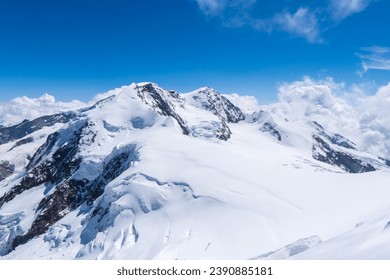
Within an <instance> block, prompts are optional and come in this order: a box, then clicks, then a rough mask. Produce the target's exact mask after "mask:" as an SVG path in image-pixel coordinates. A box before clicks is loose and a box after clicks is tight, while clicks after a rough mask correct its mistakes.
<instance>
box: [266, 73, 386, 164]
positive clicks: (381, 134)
mask: <svg viewBox="0 0 390 280" xmlns="http://www.w3.org/2000/svg"><path fill="white" fill-rule="evenodd" d="M357 88H358V89H357ZM365 88H366V86H365V85H363V86H362V87H361V88H359V87H358V86H356V85H355V86H353V87H351V88H346V86H345V85H344V84H343V83H335V82H334V80H333V79H332V78H328V79H326V80H320V81H316V80H313V79H311V78H309V77H305V78H304V79H303V80H301V81H295V82H292V83H289V84H287V83H286V84H283V85H281V86H280V87H279V95H278V97H279V102H278V103H275V104H272V105H268V107H267V109H269V110H270V111H271V112H272V113H273V114H277V115H279V116H282V117H285V118H287V119H289V120H292V121H293V120H302V119H307V118H309V119H311V120H314V121H317V122H319V123H320V124H321V125H323V126H324V127H325V128H327V129H328V130H330V131H333V132H336V133H340V134H342V135H344V136H346V137H348V138H349V139H351V140H352V141H354V142H355V143H357V144H358V145H359V146H360V147H362V148H363V149H365V150H367V151H369V152H371V153H374V154H376V155H378V156H383V157H386V158H388V159H390V114H389V108H390V83H389V84H388V85H386V86H383V87H380V88H379V89H378V90H377V92H376V94H374V95H367V94H366V95H364V94H362V92H361V90H364V89H365ZM352 95H355V98H354V100H353V102H351V100H352V99H351V96H352Z"/></svg>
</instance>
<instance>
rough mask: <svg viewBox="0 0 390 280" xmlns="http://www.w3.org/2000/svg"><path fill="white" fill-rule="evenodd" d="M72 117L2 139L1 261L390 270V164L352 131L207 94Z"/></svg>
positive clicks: (144, 88)
mask: <svg viewBox="0 0 390 280" xmlns="http://www.w3.org/2000/svg"><path fill="white" fill-rule="evenodd" d="M250 100H251V99H250ZM74 105H75V108H73V109H71V108H68V107H66V108H64V106H63V107H62V108H59V109H58V111H57V112H53V113H52V112H51V113H50V114H47V115H45V114H44V113H42V114H41V115H40V116H38V117H36V118H31V119H25V120H24V121H22V122H19V123H13V124H9V123H3V124H1V125H0V259H290V258H293V259H389V258H390V250H389V246H390V245H389V244H390V199H389V197H390V188H389V186H388V182H389V181H390V161H389V159H387V158H386V157H387V155H386V154H377V153H373V152H372V151H371V150H369V149H367V147H361V146H360V145H359V143H355V142H354V141H353V140H351V139H348V137H346V136H344V135H343V131H330V130H329V129H328V128H327V126H326V123H319V122H318V120H314V119H311V118H310V116H307V117H304V118H300V119H289V118H288V116H286V115H283V114H278V113H276V112H275V111H274V110H267V107H264V108H261V107H260V106H257V105H253V103H251V102H248V98H247V97H246V98H245V97H240V96H238V95H226V94H221V93H219V92H218V91H216V90H214V89H212V88H209V87H204V88H200V89H198V90H195V91H193V92H189V93H178V92H176V91H172V90H165V89H163V88H161V87H159V86H158V85H157V84H154V83H137V84H131V85H129V86H124V87H121V88H118V89H115V90H112V91H110V92H108V93H107V94H105V95H104V98H102V99H100V100H98V101H97V102H95V103H94V104H88V105H83V104H81V103H75V104H74ZM76 105H77V106H76Z"/></svg>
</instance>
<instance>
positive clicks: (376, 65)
mask: <svg viewBox="0 0 390 280" xmlns="http://www.w3.org/2000/svg"><path fill="white" fill-rule="evenodd" d="M357 56H359V57H360V59H361V63H362V70H363V73H365V72H367V71H368V70H370V69H374V70H390V48H388V47H378V46H375V47H368V48H362V49H361V51H360V52H359V53H358V54H357Z"/></svg>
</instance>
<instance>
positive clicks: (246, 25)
mask: <svg viewBox="0 0 390 280" xmlns="http://www.w3.org/2000/svg"><path fill="white" fill-rule="evenodd" d="M389 12H390V1H387V0H371V1H370V0H318V1H309V0H304V1H292V0H275V1H267V0H167V1H162V0H94V1H92V0H66V1H65V0H56V1H52V0H50V1H49V0H35V1H31V0H2V1H0V101H6V100H9V99H11V98H14V97H16V96H21V95H26V96H29V97H38V96H40V95H42V94H43V93H45V92H47V93H50V94H52V95H54V96H56V98H57V99H58V100H63V101H69V100H71V99H79V100H82V101H87V100H89V99H90V98H91V97H92V96H93V95H95V94H96V93H99V92H104V91H107V90H109V89H113V88H115V87H119V86H121V85H126V84H130V83H131V82H141V81H153V82H156V83H158V84H160V85H161V86H162V87H164V88H168V89H176V90H179V91H189V90H192V89H195V88H198V87H201V86H205V85H208V86H212V87H214V88H216V89H217V90H219V91H222V92H226V93H230V92H237V93H240V94H250V95H255V96H257V97H258V99H259V100H260V102H271V101H273V100H276V92H277V85H278V84H280V83H283V82H291V81H295V80H299V79H301V78H302V77H303V76H305V75H308V76H311V77H312V78H314V79H322V78H326V77H328V76H330V77H333V78H334V79H335V81H336V82H345V83H346V84H348V85H353V84H370V85H373V86H374V87H375V86H381V85H384V84H387V83H389V82H390V72H389V70H390V49H389V47H390V28H388V26H390V17H389V16H388V14H389Z"/></svg>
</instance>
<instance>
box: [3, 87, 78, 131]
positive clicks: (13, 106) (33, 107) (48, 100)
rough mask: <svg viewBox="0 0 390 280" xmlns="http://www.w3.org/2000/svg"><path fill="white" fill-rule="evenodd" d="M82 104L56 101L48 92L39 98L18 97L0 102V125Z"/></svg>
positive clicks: (11, 123) (15, 122)
mask: <svg viewBox="0 0 390 280" xmlns="http://www.w3.org/2000/svg"><path fill="white" fill-rule="evenodd" d="M82 106H85V104H84V103H82V102H80V101H77V100H74V101H71V102H57V101H56V100H55V98H54V97H53V96H51V95H49V94H44V95H42V96H41V97H39V98H28V97H26V96H23V97H18V98H15V99H12V100H11V101H9V102H7V103H2V104H1V103H0V125H3V126H9V125H14V124H17V123H20V122H22V121H23V120H25V119H28V120H31V119H34V118H37V117H40V116H44V115H50V114H54V113H58V111H65V110H70V109H74V108H77V107H82Z"/></svg>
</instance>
